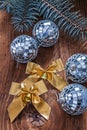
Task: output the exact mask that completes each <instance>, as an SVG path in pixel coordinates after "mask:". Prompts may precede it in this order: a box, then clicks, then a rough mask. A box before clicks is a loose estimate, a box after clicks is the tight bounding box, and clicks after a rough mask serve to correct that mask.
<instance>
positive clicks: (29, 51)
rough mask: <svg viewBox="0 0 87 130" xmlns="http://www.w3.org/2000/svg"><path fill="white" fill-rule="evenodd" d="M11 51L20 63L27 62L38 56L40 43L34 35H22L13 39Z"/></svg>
mask: <svg viewBox="0 0 87 130" xmlns="http://www.w3.org/2000/svg"><path fill="white" fill-rule="evenodd" d="M10 52H11V55H12V57H13V58H14V60H16V61H17V62H20V63H26V62H28V61H32V60H34V59H35V58H36V56H37V53H38V44H37V42H36V41H35V40H34V39H33V38H32V37H30V36H27V35H21V36H18V37H17V38H16V39H14V40H13V41H12V43H11V46H10Z"/></svg>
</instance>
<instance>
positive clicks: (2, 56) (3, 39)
mask: <svg viewBox="0 0 87 130" xmlns="http://www.w3.org/2000/svg"><path fill="white" fill-rule="evenodd" d="M75 6H76V9H80V10H81V12H82V14H83V15H84V16H87V0H76V1H75ZM31 31H32V30H31ZM31 31H30V32H28V33H25V34H29V35H31ZM18 35H20V34H19V33H17V32H14V29H13V26H12V25H11V20H10V16H9V15H8V14H6V12H4V11H0V130H87V112H85V113H84V114H83V115H80V116H70V115H68V114H66V113H65V112H64V111H63V110H62V109H61V108H60V106H59V104H58V103H57V101H56V95H55V93H56V92H57V91H56V90H54V88H53V87H52V86H51V85H50V84H49V83H46V84H47V86H48V88H49V92H48V93H46V94H45V95H43V98H44V99H45V100H46V101H47V102H48V103H49V104H50V106H51V107H52V111H51V115H50V119H49V121H44V120H43V119H42V120H43V122H44V125H43V126H41V127H36V125H37V116H36V119H35V121H36V124H35V122H33V124H32V122H31V120H30V118H29V111H30V112H31V110H30V106H27V107H26V108H25V110H24V111H23V112H22V113H21V114H20V115H19V116H18V117H17V118H16V120H15V121H14V123H12V124H11V123H10V121H9V117H8V113H7V106H8V105H9V103H10V102H11V101H12V98H13V97H11V96H9V89H10V86H11V82H12V81H17V82H21V81H22V80H23V79H24V78H25V77H26V75H25V68H26V64H25V65H23V64H20V65H19V68H18V69H17V67H16V62H15V61H13V59H12V58H11V55H10V51H9V47H10V43H11V42H12V40H13V39H14V38H15V37H16V36H18ZM80 52H81V53H87V49H86V50H84V49H83V48H82V46H80V43H78V42H73V41H72V40H69V39H68V38H66V36H63V35H60V38H59V41H58V43H57V44H56V45H55V46H53V47H51V48H47V49H46V48H40V49H39V53H38V56H37V58H36V59H35V61H34V62H36V63H38V64H40V65H41V66H42V67H47V66H48V64H50V63H51V62H52V61H53V60H55V59H57V58H59V57H61V59H62V61H63V63H64V65H65V63H66V60H67V59H68V58H69V57H70V56H71V55H72V54H74V53H80ZM63 76H65V73H63ZM32 109H33V108H32ZM33 115H34V114H33ZM32 118H33V117H32ZM40 124H41V125H42V124H43V123H41V122H40Z"/></svg>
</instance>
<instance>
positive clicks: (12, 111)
mask: <svg viewBox="0 0 87 130" xmlns="http://www.w3.org/2000/svg"><path fill="white" fill-rule="evenodd" d="M25 106H26V104H24V102H23V101H22V99H21V97H17V98H15V99H13V101H12V102H11V104H10V105H9V107H8V109H7V110H8V114H9V117H10V120H11V122H13V121H14V120H15V118H16V117H17V116H18V115H19V114H20V112H21V111H22V110H23V109H24V107H25Z"/></svg>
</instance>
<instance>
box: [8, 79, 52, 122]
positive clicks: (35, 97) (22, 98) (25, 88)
mask: <svg viewBox="0 0 87 130" xmlns="http://www.w3.org/2000/svg"><path fill="white" fill-rule="evenodd" d="M38 85H39V86H38ZM47 91H48V90H47V88H46V86H45V84H44V82H43V81H38V82H36V83H35V84H33V83H32V82H30V81H29V80H28V78H27V79H25V80H24V81H23V82H22V83H21V84H20V83H15V82H13V83H12V86H11V89H10V94H12V95H14V96H15V98H14V99H13V101H12V103H11V104H10V105H9V107H8V113H9V117H10V120H11V122H13V121H14V119H15V118H16V117H17V116H18V115H19V113H20V112H21V111H22V110H23V109H24V108H25V106H26V105H27V103H29V102H31V103H32V104H33V105H34V107H35V108H36V110H37V111H38V112H39V113H40V114H41V115H42V116H43V117H44V118H45V119H47V120H48V119H49V115H50V111H51V108H50V106H49V105H48V104H47V103H46V102H45V101H44V100H43V99H42V98H40V97H39V95H41V94H43V93H45V92H47Z"/></svg>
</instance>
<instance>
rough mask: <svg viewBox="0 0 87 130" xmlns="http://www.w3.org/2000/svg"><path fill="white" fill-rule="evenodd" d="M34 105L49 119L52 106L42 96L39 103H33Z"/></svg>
mask: <svg viewBox="0 0 87 130" xmlns="http://www.w3.org/2000/svg"><path fill="white" fill-rule="evenodd" d="M33 105H34V107H35V108H36V110H37V111H38V112H39V113H40V114H41V115H42V116H43V117H44V118H45V119H46V120H48V119H49V116H50V112H51V107H50V106H49V105H48V104H47V103H46V102H45V101H44V100H43V99H42V98H40V102H39V103H37V104H36V103H33Z"/></svg>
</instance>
